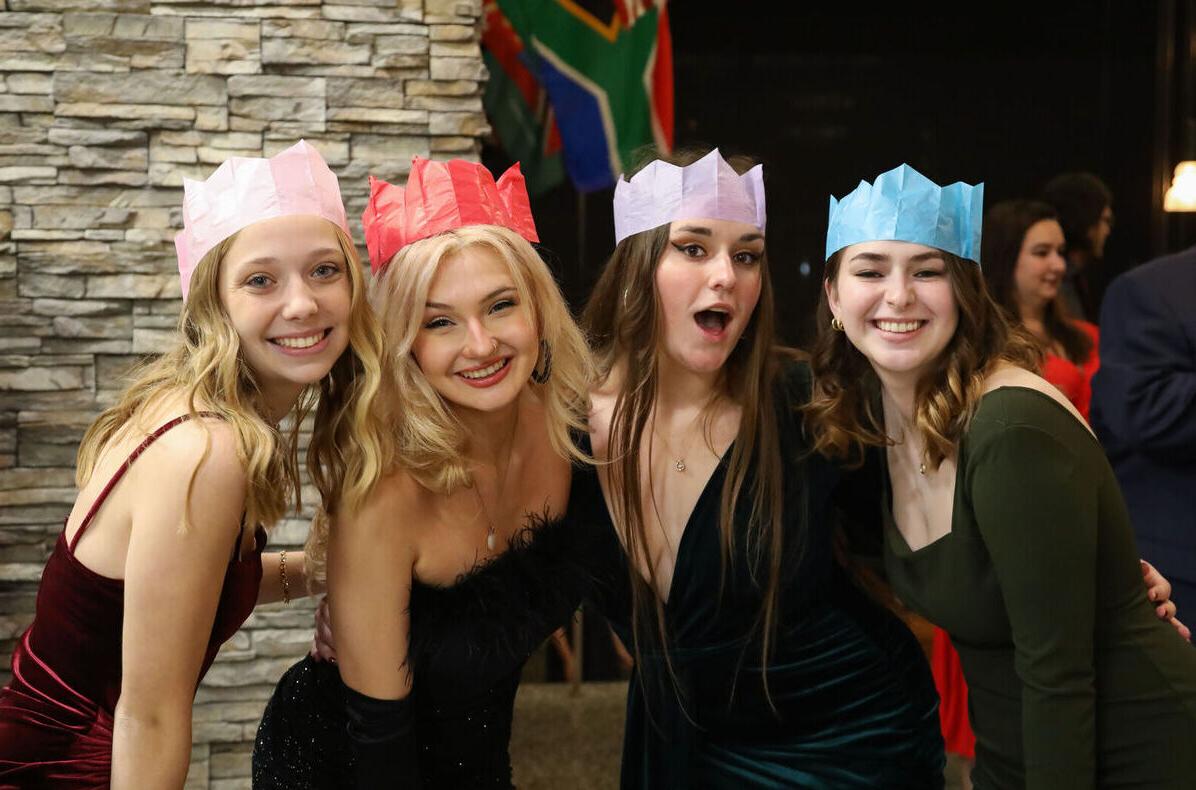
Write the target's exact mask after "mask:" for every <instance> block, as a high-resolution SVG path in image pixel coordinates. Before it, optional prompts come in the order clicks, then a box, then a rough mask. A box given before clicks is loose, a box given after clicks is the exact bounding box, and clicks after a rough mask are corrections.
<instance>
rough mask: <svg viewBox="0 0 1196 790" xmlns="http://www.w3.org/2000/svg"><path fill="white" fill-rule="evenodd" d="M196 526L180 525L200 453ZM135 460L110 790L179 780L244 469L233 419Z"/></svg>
mask: <svg viewBox="0 0 1196 790" xmlns="http://www.w3.org/2000/svg"><path fill="white" fill-rule="evenodd" d="M205 432H208V433H209V434H210V437H211V446H210V449H209V451H208V455H207V457H206V458H204V460H203V462H202V463H201V464H200V466H199V469H198V470H197V471H196V473H195V482H194V487H193V488H192V497H191V500H190V501H191V508H190V512H189V513H188V514H187V515H188V516H189V518H190V524H189V527H188V528H187V529H183V526H182V525H183V523H184V508H185V507H186V502H187V489H188V485H189V484H190V482H191V474H192V470H193V469H194V468H195V459H196V458H199V457H200V456H201V455H202V454H203V448H204V443H205ZM147 454H153V455H154V456H155V457H154V459H153V461H152V462H151V463H144V464H138V465H137V466H136V467H135V468H134V474H135V475H136V478H135V480H133V481H130V482H132V483H133V484H134V485H135V486H136V488H137V491H138V492H142V491H144V492H146V493H145V494H144V495H143V496H140V497H138V499H137V501H136V505H135V507H134V508H133V509H132V511H133V524H132V530H131V533H130V537H129V550H128V554H127V556H126V559H125V572H124V581H125V585H124V586H125V597H124V627H123V631H122V636H121V639H122V642H121V644H122V653H121V660H122V662H123V663H122V672H121V695H120V700H119V701H118V702H117V705H116V715H115V724H114V727H113V738H112V787H113V788H114V790H127V789H130V788H132V789H135V790H144V788H159V787H161V788H166V787H182V786H183V782H184V781H185V780H186V777H187V765H188V763H189V761H190V757H191V706H192V703H193V701H194V698H195V687H196V683H197V681H198V679H199V672H200V667H201V665H202V663H203V656H204V652H205V650H206V648H207V644H208V641H209V639H210V638H211V633H212V622H213V620H214V618H215V616H216V606H217V602H218V601H219V599H220V592H221V589H222V587H223V585H224V576H225V572H226V569H227V567H228V564H229V560H230V558H231V557H232V553H233V551H234V547H235V546H236V544H237V541H238V539H239V529H238V527H239V522H240V518H241V510H242V506H243V503H244V496H245V485H246V481H245V472H244V470H243V468H242V467H241V464H240V462H239V461H238V459H237V454H236V446H235V441H234V438H233V435H232V432H231V430H229V429H228V426H226V425H223V424H218V423H210V422H209V423H206V424H199V423H187V424H184V425H180V426H179V427H177V428H175V429H174V430H173V431H171V432H170V433H168V434H166V435H165V436H163V437H162V438H161V439H159V440H158V442H157V443H156V444H155V446H154V447H153V448H151V449H150V450H149V451H147Z"/></svg>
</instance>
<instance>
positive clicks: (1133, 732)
mask: <svg viewBox="0 0 1196 790" xmlns="http://www.w3.org/2000/svg"><path fill="white" fill-rule="evenodd" d="M957 469H958V476H957V479H956V483H955V506H954V512H953V516H952V522H951V532H950V533H948V534H947V535H946V536H944V537H943V538H941V539H939V540H936V541H934V542H933V543H931V544H930V545H928V546H925V547H923V548H921V549H919V550H917V551H911V550H910V548H909V546H908V545H907V544H906V543H905V541H904V540H903V538H902V536H901V534H900V533H899V532H898V531H897V529H896V527H895V525H893V523H892V513H891V510H890V509H889V508H887V507H886V508H885V511H886V517H887V519H888V521H889V523H888V526H887V528H886V536H885V537H886V541H885V542H886V566H887V568H888V573H889V580H890V582H891V583H892V584H893V587H894V589H895V590H896V592H897V594H898V595H899V596H900V597H901V598H902V600H903V601H904V602H905V603H906V604H907V605H909V606H911V607H912V608H913V609H915V610H916V611H918V612H919V613H921V614H922V615H924V616H925V617H926V618H927V619H929V620H931V621H932V622H934V623H936V624H938V625H939V626H941V627H942V628H944V629H945V630H946V631H947V632H948V633H949V634H950V635H951V640H952V642H953V643H954V644H955V647H956V649H957V650H958V651H959V657H960V660H961V662H962V664H963V670H964V675H965V676H966V678H967V681H968V688H969V692H970V693H969V706H970V709H971V718H972V727H973V729H974V730H975V731H976V768H975V771H974V772H973V775H972V776H973V780H974V782H975V786H976V788H977V790H993V789H994V788H1023V787H1025V788H1031V789H1032V790H1047V789H1048V788H1049V790H1067V789H1068V788H1077V789H1078V788H1086V789H1090V788H1093V787H1102V788H1104V787H1135V788H1175V789H1176V790H1179V788H1193V787H1196V649H1194V648H1193V647H1192V646H1191V645H1189V644H1188V643H1187V642H1185V641H1184V640H1183V639H1182V638H1181V637H1180V636H1179V635H1178V634H1176V632H1175V631H1174V629H1172V627H1171V626H1170V625H1169V624H1167V623H1165V622H1162V621H1161V620H1159V619H1157V618H1156V617H1155V615H1154V612H1153V609H1152V607H1151V605H1150V603H1149V602H1148V601H1147V600H1146V596H1144V595H1143V594H1142V593H1143V587H1142V573H1141V571H1140V570H1139V567H1138V556H1139V555H1138V551H1137V549H1136V548H1135V546H1134V538H1133V533H1132V532H1131V529H1130V522H1129V517H1128V515H1127V513H1126V509H1125V505H1124V503H1123V502H1122V498H1121V492H1120V491H1119V489H1118V487H1117V481H1116V479H1114V477H1113V473H1112V471H1111V470H1110V468H1109V464H1108V462H1107V461H1106V459H1105V455H1104V453H1103V452H1102V450H1101V447H1100V445H1099V444H1098V443H1097V441H1096V439H1094V438H1093V437H1092V435H1091V434H1090V433H1089V432H1088V430H1087V429H1086V428H1085V427H1084V426H1083V425H1082V424H1081V423H1080V422H1079V421H1077V420H1076V419H1075V418H1074V417H1073V416H1072V415H1071V413H1070V412H1069V411H1068V410H1067V409H1066V408H1064V407H1063V406H1062V405H1060V404H1059V403H1058V402H1056V401H1055V400H1053V399H1052V398H1051V397H1049V396H1048V395H1045V394H1043V393H1041V392H1038V391H1036V390H1032V389H1026V388H1023V387H1004V388H1001V389H998V390H996V391H994V392H991V393H989V394H988V395H986V396H985V397H984V398H983V400H982V401H981V403H980V406H979V409H978V410H977V412H976V415H975V417H974V418H973V419H972V423H971V425H970V427H969V429H968V431H967V433H966V435H965V437H964V439H963V441H962V442H961V444H960V447H959V454H958V458H957ZM1193 502H1194V503H1196V498H1194V499H1193ZM1181 614H1182V613H1181Z"/></svg>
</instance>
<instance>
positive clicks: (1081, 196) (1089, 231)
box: [1042, 172, 1113, 321]
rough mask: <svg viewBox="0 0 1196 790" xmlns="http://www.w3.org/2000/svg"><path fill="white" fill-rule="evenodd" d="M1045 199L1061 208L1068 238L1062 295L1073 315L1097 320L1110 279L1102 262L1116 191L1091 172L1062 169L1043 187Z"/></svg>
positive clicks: (1111, 229)
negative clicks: (1108, 279) (1111, 189)
mask: <svg viewBox="0 0 1196 790" xmlns="http://www.w3.org/2000/svg"><path fill="white" fill-rule="evenodd" d="M1042 199H1043V200H1044V201H1046V202H1047V203H1048V204H1050V205H1051V206H1053V207H1054V208H1055V210H1056V211H1058V212H1059V224H1060V225H1061V226H1062V227H1063V235H1064V238H1065V239H1066V241H1067V276H1066V277H1065V278H1064V280H1063V286H1062V298H1063V300H1064V301H1065V302H1067V306H1068V308H1069V309H1070V310H1071V313H1072V315H1074V316H1076V317H1078V318H1091V319H1092V320H1094V321H1095V320H1096V318H1097V316H1099V315H1100V303H1101V296H1102V295H1103V294H1104V283H1105V282H1106V281H1107V276H1106V275H1105V274H1104V273H1103V272H1102V271H1101V269H1102V268H1103V267H1101V265H1100V264H1101V261H1103V260H1104V257H1105V242H1106V241H1108V239H1109V234H1111V233H1112V232H1113V193H1112V192H1111V191H1110V190H1109V187H1108V186H1107V185H1106V184H1105V182H1104V181H1101V180H1100V178H1098V177H1097V176H1095V175H1093V174H1092V173H1082V172H1081V173H1063V174H1061V175H1057V176H1055V177H1054V178H1052V179H1051V180H1050V181H1048V182H1047V184H1046V186H1045V187H1043V188H1042Z"/></svg>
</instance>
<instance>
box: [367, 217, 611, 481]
mask: <svg viewBox="0 0 1196 790" xmlns="http://www.w3.org/2000/svg"><path fill="white" fill-rule="evenodd" d="M470 247H482V248H484V249H487V250H489V251H491V252H493V253H494V254H495V255H497V256H498V257H499V258H500V259H501V260H502V261H503V263H505V264H506V266H507V268H508V270H509V271H510V273H511V278H512V279H513V280H514V281H515V288H516V290H517V291H518V292H519V297H520V308H521V309H524V310H529V311H530V313H531V318H532V320H533V322H534V324H535V326H536V329H537V331H538V333H539V336H540V338H541V340H543V341H544V343H545V344H546V346H547V348H548V349H549V350H550V351H549V354H550V355H551V366H552V367H551V373H550V375H549V377H548V380H547V381H546V382H545V383H543V384H536V383H534V382H532V383H531V386H532V387H533V388H535V391H536V393H537V395H539V397H540V398H541V400H542V401H543V403H544V408H545V411H546V412H547V423H548V436H549V441H550V442H551V444H552V448H553V450H555V451H556V453H557V454H558V455H560V456H561V457H562V458H572V459H576V460H584V455H583V454H582V453H581V451H580V450H579V449H578V448H577V446H576V445H575V443H574V442H573V440H572V438H571V432H573V431H580V430H583V429H584V426H585V418H586V414H587V412H588V402H589V387H590V384H591V382H592V381H593V374H592V370H593V369H592V363H591V361H590V355H589V348H588V346H587V345H586V342H585V337H584V336H583V335H582V333H581V330H580V329H578V328H577V324H576V323H574V321H573V318H572V316H571V315H570V314H569V308H568V307H567V306H566V304H565V299H564V297H563V296H562V295H561V291H560V288H559V287H558V286H557V283H556V281H555V280H554V279H553V277H552V273H551V272H550V271H549V269H548V266H547V265H546V264H545V263H544V261H543V260H541V259H540V256H539V255H537V254H536V251H535V250H534V249H532V246H531V245H530V244H528V243H527V241H525V240H524V239H523V238H522V237H520V236H519V235H518V234H517V233H515V232H514V231H511V230H508V229H507V228H502V227H498V226H494V225H471V226H467V227H463V228H458V229H456V230H451V231H448V232H445V233H441V234H439V235H437V236H433V237H432V238H429V239H423V240H422V241H418V242H416V243H414V244H410V245H408V246H406V247H404V248H403V249H402V250H400V251H399V252H398V254H396V255H395V257H394V259H393V260H392V261H391V262H390V264H389V265H388V266H387V267H386V269H385V270H384V271H383V272H382V274H381V275H380V276H379V277H378V278H377V279H376V280H374V283H373V285H372V287H371V289H370V300H371V302H372V303H373V305H374V309H375V311H376V312H377V314H378V317H379V320H380V321H381V323H382V327H383V332H384V334H385V335H386V342H387V347H388V354H387V370H388V373H389V375H388V377H387V378H388V381H387V386H388V388H391V389H392V392H391V393H390V394H389V395H388V397H387V402H388V404H390V405H392V406H393V407H394V408H393V409H392V411H393V412H394V414H393V415H392V417H393V421H392V422H391V424H392V425H393V426H394V430H395V431H396V435H397V442H398V462H399V464H400V465H402V466H403V468H404V469H405V470H406V471H407V472H409V473H410V474H411V475H412V476H413V477H414V478H415V479H416V480H418V481H419V482H420V484H421V485H423V486H425V487H426V488H428V489H430V490H432V491H437V492H441V493H446V492H449V491H452V490H454V489H456V488H457V487H459V486H462V485H467V484H469V483H470V473H469V469H468V468H467V467H466V465H465V463H464V461H463V460H462V457H461V454H462V450H463V449H464V448H465V446H466V444H467V441H468V437H467V435H466V433H465V430H464V427H463V426H462V424H461V422H460V421H459V420H458V419H457V418H456V417H455V416H454V414H453V412H452V410H451V408H450V407H449V404H447V403H446V402H445V401H444V399H443V398H441V396H440V394H439V393H438V392H436V390H435V389H434V388H433V387H432V385H431V384H429V383H428V380H427V378H425V377H424V374H423V372H422V371H421V370H420V369H419V365H417V364H416V362H415V357H414V356H413V355H412V353H411V349H412V346H413V344H414V343H415V339H416V336H417V335H418V334H419V332H420V329H422V328H423V305H424V303H425V302H427V300H428V290H429V288H430V287H431V285H432V279H433V278H434V277H435V276H436V272H437V271H438V270H439V268H440V265H441V264H442V263H443V262H444V261H445V260H446V259H448V258H449V257H451V256H453V255H456V254H458V253H460V252H461V251H463V250H465V249H468V248H470ZM545 362H546V361H545V360H544V359H543V356H542V358H541V359H540V360H539V361H537V369H542V368H543V366H544V364H545Z"/></svg>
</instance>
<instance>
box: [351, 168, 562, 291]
mask: <svg viewBox="0 0 1196 790" xmlns="http://www.w3.org/2000/svg"><path fill="white" fill-rule="evenodd" d="M361 225H362V227H363V228H365V245H366V247H367V248H368V249H369V252H370V269H371V270H372V271H373V272H374V273H375V274H377V273H378V272H379V271H381V270H382V269H383V268H384V267H385V266H386V264H387V263H389V262H390V259H391V258H393V257H394V256H395V253H397V252H398V251H399V250H401V249H403V248H404V247H406V246H407V245H408V244H411V243H413V242H416V241H419V240H420V239H426V238H428V237H430V236H435V235H436V234H437V233H443V232H445V231H446V230H453V229H454V228H462V227H465V226H466V225H499V226H501V227H504V228H510V229H511V230H513V231H515V232H516V233H518V234H519V235H520V236H522V237H523V238H525V239H527V240H528V241H535V242H538V241H539V240H540V237H539V236H538V235H537V234H536V223H535V220H533V219H532V207H531V202H530V201H529V200H528V197H527V182H526V181H525V180H524V178H523V172H522V171H521V170H520V169H519V163H518V162H516V163H515V164H513V165H511V166H510V167H509V168H507V172H505V173H503V174H502V176H501V177H500V178H499V179H498V181H497V182H496V181H495V180H494V176H493V175H491V174H490V171H489V170H487V169H486V168H485V167H484V166H483V165H480V164H478V163H477V162H468V161H466V160H464V159H450V160H448V161H447V162H434V161H432V160H430V159H424V158H422V157H418V156H417V157H415V158H414V159H412V160H411V174H410V175H409V176H408V177H407V186H406V188H404V187H401V186H395V185H394V184H388V183H386V182H385V181H382V180H381V179H377V178H374V177H373V176H370V200H369V203H367V204H366V207H365V212H364V213H362V215H361Z"/></svg>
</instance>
